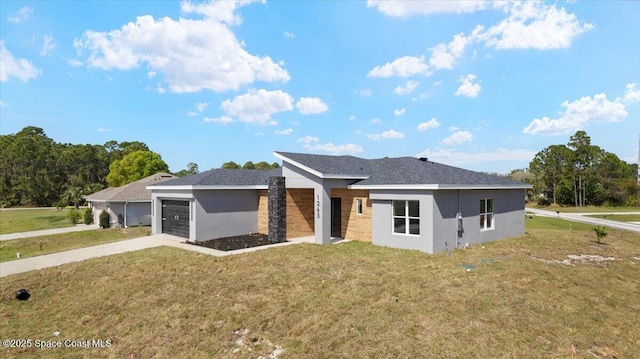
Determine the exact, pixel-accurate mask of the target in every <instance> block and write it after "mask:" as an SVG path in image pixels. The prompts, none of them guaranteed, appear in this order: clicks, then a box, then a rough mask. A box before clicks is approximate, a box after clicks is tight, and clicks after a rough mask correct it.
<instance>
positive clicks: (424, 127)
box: [416, 117, 440, 132]
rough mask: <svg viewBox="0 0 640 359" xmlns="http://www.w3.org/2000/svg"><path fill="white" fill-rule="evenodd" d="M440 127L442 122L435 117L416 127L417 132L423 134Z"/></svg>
mask: <svg viewBox="0 0 640 359" xmlns="http://www.w3.org/2000/svg"><path fill="white" fill-rule="evenodd" d="M438 126H440V122H438V119H436V118H435V117H432V118H431V119H430V120H429V121H427V122H422V123H420V124H419V125H418V127H416V130H418V131H420V132H423V131H426V130H428V129H430V128H436V127H438Z"/></svg>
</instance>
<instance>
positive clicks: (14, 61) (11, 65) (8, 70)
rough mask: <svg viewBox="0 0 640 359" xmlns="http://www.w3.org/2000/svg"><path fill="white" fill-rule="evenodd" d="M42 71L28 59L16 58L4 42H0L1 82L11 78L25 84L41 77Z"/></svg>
mask: <svg viewBox="0 0 640 359" xmlns="http://www.w3.org/2000/svg"><path fill="white" fill-rule="evenodd" d="M41 73H42V71H41V70H40V69H39V68H37V67H35V66H34V65H33V64H32V63H31V62H29V61H28V60H26V59H21V58H15V57H13V55H12V54H11V52H9V50H7V48H6V47H4V41H2V40H0V81H2V82H5V81H9V78H11V77H16V78H18V79H20V80H22V81H23V82H27V81H29V80H30V79H34V78H36V77H38V75H40V74H41Z"/></svg>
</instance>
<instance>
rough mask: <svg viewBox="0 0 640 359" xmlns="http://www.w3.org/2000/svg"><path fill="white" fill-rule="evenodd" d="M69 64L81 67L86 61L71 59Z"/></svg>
mask: <svg viewBox="0 0 640 359" xmlns="http://www.w3.org/2000/svg"><path fill="white" fill-rule="evenodd" d="M69 65H71V66H73V67H80V66H84V63H83V62H82V61H80V60H76V59H71V60H69Z"/></svg>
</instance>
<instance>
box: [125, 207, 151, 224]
mask: <svg viewBox="0 0 640 359" xmlns="http://www.w3.org/2000/svg"><path fill="white" fill-rule="evenodd" d="M126 213H127V218H126V222H125V223H126V224H127V227H134V226H150V225H151V203H150V202H129V203H127V204H126Z"/></svg>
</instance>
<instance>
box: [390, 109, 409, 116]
mask: <svg viewBox="0 0 640 359" xmlns="http://www.w3.org/2000/svg"><path fill="white" fill-rule="evenodd" d="M405 112H407V110H405V109H404V108H401V109H399V110H394V111H393V114H394V115H395V116H402V115H404V113H405Z"/></svg>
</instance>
